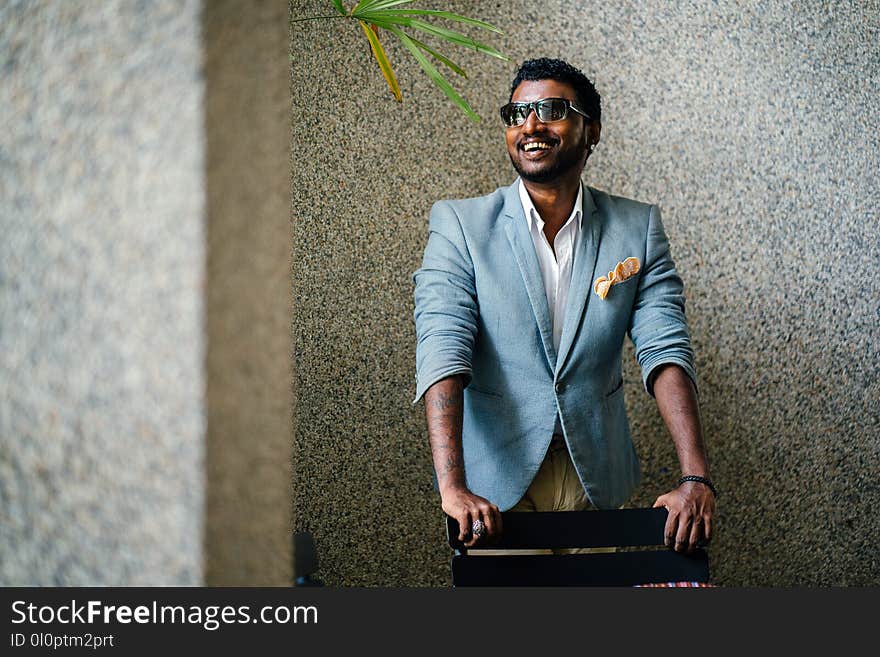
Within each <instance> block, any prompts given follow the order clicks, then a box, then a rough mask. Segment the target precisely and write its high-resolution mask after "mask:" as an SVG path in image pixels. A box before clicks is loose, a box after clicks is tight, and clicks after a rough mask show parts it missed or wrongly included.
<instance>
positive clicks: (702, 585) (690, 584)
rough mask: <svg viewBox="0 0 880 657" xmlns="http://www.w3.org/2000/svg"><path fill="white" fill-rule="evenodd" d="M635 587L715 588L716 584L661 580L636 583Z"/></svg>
mask: <svg viewBox="0 0 880 657" xmlns="http://www.w3.org/2000/svg"><path fill="white" fill-rule="evenodd" d="M635 588H637V589H641V588H660V589H678V588H684V589H697V588H715V585H714V584H708V583H706V582H659V583H657V584H636V585H635Z"/></svg>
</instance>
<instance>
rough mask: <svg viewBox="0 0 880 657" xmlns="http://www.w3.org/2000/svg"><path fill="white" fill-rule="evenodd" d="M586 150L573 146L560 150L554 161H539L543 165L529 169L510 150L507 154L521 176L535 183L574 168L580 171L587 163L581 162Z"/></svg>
mask: <svg viewBox="0 0 880 657" xmlns="http://www.w3.org/2000/svg"><path fill="white" fill-rule="evenodd" d="M585 151H586V148H571V149H566V150H564V151H559V152H558V153H557V155H556V157H555V158H554V159H553V161H552V162H546V163H545V162H539V165H541V166H538V167H536V168H532V169H528V170H527V169H526V168H525V167H523V166H522V165H521V164H520V162H519V159H518V158H515V157H514V156H513V155H511V154H510V151H508V153H507V155H508V157H510V163H511V164H512V165H513V168H514V169H515V170H516V172H517V173H518V174H519V177H520V178H522V179H523V180H527V181H529V182H533V183H549V182H553V181H554V180H556V179H557V178H559V177H560V176H562V175H564V174H566V173H568V172H569V171H571V170H572V169H577V170H578V173H580V169H581V168H583V166H584V165H585V164H586V160H584V161H583V162H584V164H581V160H582V158H583V156H584V152H585ZM517 153H519V151H517Z"/></svg>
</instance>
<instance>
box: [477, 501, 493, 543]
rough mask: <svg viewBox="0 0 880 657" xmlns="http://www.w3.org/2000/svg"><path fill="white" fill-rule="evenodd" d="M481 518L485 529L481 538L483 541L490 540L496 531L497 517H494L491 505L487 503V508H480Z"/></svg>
mask: <svg viewBox="0 0 880 657" xmlns="http://www.w3.org/2000/svg"><path fill="white" fill-rule="evenodd" d="M479 517H480V519H481V520H482V521H483V525H484V527H485V529H483V534H482V537H481V538H480V540H481V541H482V542H484V543H485V542H488V541H490V540H491V539H492V536H493V535H494V533H495V519H494V518H493V517H492V509H491V508H490V507H489V505H488V504H487V505H486V508H485V509H480V516H479Z"/></svg>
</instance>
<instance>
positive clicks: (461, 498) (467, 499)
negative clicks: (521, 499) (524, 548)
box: [441, 487, 502, 548]
mask: <svg viewBox="0 0 880 657" xmlns="http://www.w3.org/2000/svg"><path fill="white" fill-rule="evenodd" d="M441 499H442V502H443V511H444V513H446V515H448V516H451V517H453V518H455V519H456V520H457V521H458V526H459V533H458V540H460V541H461V542H462V543H464V545H465V547H469V548H470V547H474V546H477V545H491V544H492V543H494V542H495V541H497V540H498V538H500V536H501V531H502V527H501V511H500V510H499V509H498V507H497V506H496V505H494V504H492V503H491V502H490V501H489V500H487V499H486V498H484V497H480V496H479V495H474V494H473V493H472V492H470V491H469V490H468V489H467V488H464V487H457V488H453V489H450V490H446V491H443V492H441ZM475 520H482V521H483V524H484V525H485V527H486V528H485V530H484V531H483V534H482V535H481V536H479V537H477V536H475V535H474V534H473V532H472V531H471V527H472V525H473V523H474V521H475Z"/></svg>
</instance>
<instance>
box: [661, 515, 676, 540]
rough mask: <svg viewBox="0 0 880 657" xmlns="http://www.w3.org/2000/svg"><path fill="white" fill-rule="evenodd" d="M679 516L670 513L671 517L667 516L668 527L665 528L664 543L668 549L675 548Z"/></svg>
mask: <svg viewBox="0 0 880 657" xmlns="http://www.w3.org/2000/svg"><path fill="white" fill-rule="evenodd" d="M677 519H678V514H677V513H673V512H672V511H670V512H669V515H668V516H666V525H665V526H664V527H663V543H664V544H665V545H666V547H673V546H674V545H675V532H676V529H677V527H678V522H677Z"/></svg>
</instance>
